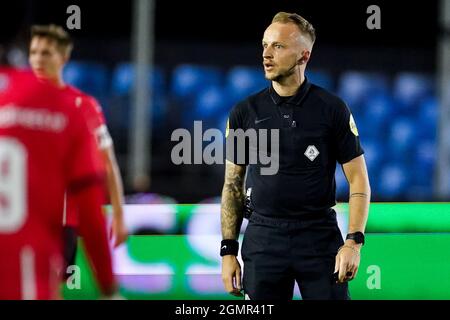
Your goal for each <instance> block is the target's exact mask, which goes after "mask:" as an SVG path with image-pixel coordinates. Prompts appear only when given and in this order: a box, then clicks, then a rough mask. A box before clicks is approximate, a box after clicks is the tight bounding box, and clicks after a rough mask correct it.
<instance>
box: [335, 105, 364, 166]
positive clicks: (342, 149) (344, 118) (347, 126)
mask: <svg viewBox="0 0 450 320" xmlns="http://www.w3.org/2000/svg"><path fill="white" fill-rule="evenodd" d="M333 121H334V124H333V128H334V134H333V137H334V139H335V141H334V145H335V148H336V156H337V161H338V162H339V163H340V164H344V163H347V162H349V161H350V160H352V159H354V158H356V157H359V156H360V155H362V154H364V150H363V149H362V147H361V143H360V139H359V132H358V128H357V126H356V122H355V119H354V118H353V115H352V114H351V111H350V109H349V108H348V107H347V105H346V104H345V103H344V102H342V101H341V102H340V103H338V104H337V106H336V108H335V113H334V117H333Z"/></svg>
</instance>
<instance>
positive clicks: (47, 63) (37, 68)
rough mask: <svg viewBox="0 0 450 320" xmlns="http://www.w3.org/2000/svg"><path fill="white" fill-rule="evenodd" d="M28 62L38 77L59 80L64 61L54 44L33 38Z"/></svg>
mask: <svg viewBox="0 0 450 320" xmlns="http://www.w3.org/2000/svg"><path fill="white" fill-rule="evenodd" d="M29 62H30V65H31V68H32V69H33V72H34V73H35V74H36V76H38V77H42V78H48V79H59V77H60V76H61V71H62V68H63V67H64V63H65V62H66V59H65V58H64V55H63V54H62V53H61V52H60V51H59V50H58V48H57V45H56V42H55V41H53V40H51V39H48V38H45V37H34V38H33V39H32V40H31V44H30V56H29Z"/></svg>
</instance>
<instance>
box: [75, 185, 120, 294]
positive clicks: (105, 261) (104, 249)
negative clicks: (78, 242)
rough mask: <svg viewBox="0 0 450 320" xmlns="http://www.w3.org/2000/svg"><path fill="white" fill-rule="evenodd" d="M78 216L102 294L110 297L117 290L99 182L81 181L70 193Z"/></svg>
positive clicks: (81, 232) (81, 233) (80, 228)
mask: <svg viewBox="0 0 450 320" xmlns="http://www.w3.org/2000/svg"><path fill="white" fill-rule="evenodd" d="M69 192H71V194H72V196H73V197H74V199H75V201H76V204H77V207H78V212H79V229H78V230H79V233H80V236H81V237H82V238H83V242H84V245H85V248H86V252H87V255H88V257H89V260H90V261H91V265H92V269H93V271H94V274H95V276H96V279H97V280H98V283H99V286H100V290H101V292H102V293H103V294H104V295H106V296H110V295H112V294H114V293H115V292H116V290H117V287H116V282H115V279H114V275H113V272H112V263H111V254H110V251H109V246H108V237H107V233H106V224H105V220H104V217H103V212H102V188H101V183H100V180H97V181H95V180H94V179H93V178H92V179H91V180H90V181H89V180H85V181H79V182H78V183H76V184H75V185H72V186H71V188H70V189H69Z"/></svg>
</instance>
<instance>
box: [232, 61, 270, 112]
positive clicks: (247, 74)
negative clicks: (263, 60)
mask: <svg viewBox="0 0 450 320" xmlns="http://www.w3.org/2000/svg"><path fill="white" fill-rule="evenodd" d="M269 85H270V83H269V81H267V80H266V79H265V77H264V72H263V70H262V68H256V67H248V66H236V67H234V68H232V69H231V70H229V71H228V74H227V75H226V86H227V90H228V92H229V95H230V99H231V101H232V104H234V103H237V102H239V101H240V100H242V99H244V98H246V97H247V96H249V95H251V94H253V93H256V92H258V91H260V90H262V89H264V88H265V87H268V86H269Z"/></svg>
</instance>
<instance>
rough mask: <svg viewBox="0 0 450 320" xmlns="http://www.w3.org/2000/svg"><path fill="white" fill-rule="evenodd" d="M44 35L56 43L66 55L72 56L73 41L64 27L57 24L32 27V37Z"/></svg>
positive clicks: (59, 49)
mask: <svg viewBox="0 0 450 320" xmlns="http://www.w3.org/2000/svg"><path fill="white" fill-rule="evenodd" d="M34 37H43V38H47V39H49V40H52V41H54V42H55V43H56V47H57V49H58V51H59V52H60V53H62V54H63V55H64V56H70V53H71V52H72V49H73V41H72V39H71V37H70V35H69V33H67V31H65V30H64V29H63V28H62V27H60V26H57V25H55V24H49V25H34V26H32V27H31V39H33V38H34Z"/></svg>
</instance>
